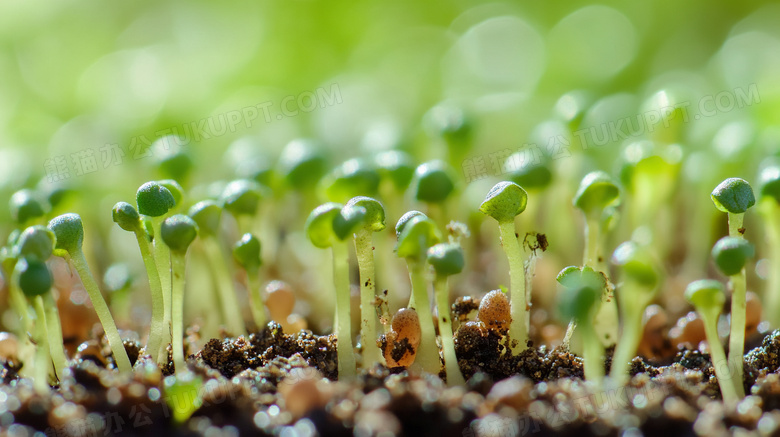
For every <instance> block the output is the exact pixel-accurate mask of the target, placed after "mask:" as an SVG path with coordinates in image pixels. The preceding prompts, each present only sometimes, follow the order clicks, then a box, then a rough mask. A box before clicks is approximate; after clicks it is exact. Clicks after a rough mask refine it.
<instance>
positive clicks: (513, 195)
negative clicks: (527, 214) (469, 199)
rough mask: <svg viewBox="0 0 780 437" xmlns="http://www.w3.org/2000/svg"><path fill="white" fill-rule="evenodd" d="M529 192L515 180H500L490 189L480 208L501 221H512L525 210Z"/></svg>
mask: <svg viewBox="0 0 780 437" xmlns="http://www.w3.org/2000/svg"><path fill="white" fill-rule="evenodd" d="M527 204H528V194H527V193H526V192H525V190H524V189H523V188H521V187H520V185H517V184H516V183H514V182H507V181H504V182H499V183H497V184H496V185H494V186H493V188H491V189H490V191H488V193H487V196H485V200H484V201H483V202H482V205H480V206H479V210H480V211H481V212H483V213H485V214H487V215H489V216H491V217H493V218H494V219H495V220H496V221H498V222H499V223H503V222H508V221H512V220H514V219H515V216H517V215H519V214H520V213H522V212H523V211H525V207H526V205H527Z"/></svg>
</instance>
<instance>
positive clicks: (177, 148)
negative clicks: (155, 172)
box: [152, 135, 193, 181]
mask: <svg viewBox="0 0 780 437" xmlns="http://www.w3.org/2000/svg"><path fill="white" fill-rule="evenodd" d="M184 141H185V140H184V139H182V138H179V137H177V136H175V135H167V136H164V137H162V138H160V139H158V140H157V141H155V142H154V143H153V144H152V153H153V155H154V156H155V158H157V163H158V165H159V169H160V174H162V175H163V177H166V178H170V179H175V180H177V181H183V180H184V179H186V178H187V176H188V175H189V174H190V171H192V167H193V162H192V158H191V157H190V156H189V155H188V154H187V153H186V152H185V151H184V149H183V147H182V146H183V144H184Z"/></svg>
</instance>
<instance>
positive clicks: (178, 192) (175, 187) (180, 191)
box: [157, 179, 184, 207]
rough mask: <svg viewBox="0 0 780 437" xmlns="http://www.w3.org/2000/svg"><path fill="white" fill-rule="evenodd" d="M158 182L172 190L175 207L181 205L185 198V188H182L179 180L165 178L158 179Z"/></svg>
mask: <svg viewBox="0 0 780 437" xmlns="http://www.w3.org/2000/svg"><path fill="white" fill-rule="evenodd" d="M157 183H158V184H160V185H161V186H163V187H165V188H166V189H167V190H168V191H170V192H171V195H172V196H173V205H174V207H178V206H181V202H182V200H184V188H182V187H181V185H179V183H178V182H176V181H175V180H173V179H163V180H161V181H157Z"/></svg>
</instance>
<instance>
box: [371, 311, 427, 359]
mask: <svg viewBox="0 0 780 437" xmlns="http://www.w3.org/2000/svg"><path fill="white" fill-rule="evenodd" d="M391 326H392V327H391V331H390V332H388V333H387V334H386V335H383V336H382V337H381V339H380V344H381V345H382V353H383V355H384V356H385V361H386V362H387V367H390V368H393V367H408V366H411V365H412V363H414V357H415V356H416V355H417V348H418V347H419V346H420V335H421V334H420V319H419V317H418V316H417V311H415V310H414V309H412V308H401V309H400V310H398V312H397V313H395V316H393V322H392V325H391Z"/></svg>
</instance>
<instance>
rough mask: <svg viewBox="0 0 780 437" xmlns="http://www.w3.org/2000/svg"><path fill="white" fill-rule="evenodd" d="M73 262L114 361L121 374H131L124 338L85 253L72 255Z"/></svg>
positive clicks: (79, 252) (131, 367) (131, 368)
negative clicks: (90, 268)
mask: <svg viewBox="0 0 780 437" xmlns="http://www.w3.org/2000/svg"><path fill="white" fill-rule="evenodd" d="M70 259H71V262H72V263H73V266H74V267H75V268H76V271H77V272H78V274H79V277H80V278H81V282H82V283H83V284H84V288H85V289H86V290H87V293H88V294H89V299H90V300H91V301H92V306H93V307H94V308H95V312H96V313H97V315H98V319H99V320H100V323H101V324H102V325H103V330H104V331H105V333H106V338H108V345H109V346H110V347H111V352H112V353H113V354H114V361H115V362H116V366H117V368H118V369H119V371H120V372H131V371H132V370H133V366H132V365H131V364H130V358H128V357H127V351H126V350H125V346H124V344H122V337H120V336H119V331H118V330H117V329H116V324H115V323H114V318H113V317H111V312H110V311H109V310H108V305H106V301H105V299H103V295H102V294H101V293H100V288H98V285H97V282H95V278H94V277H93V276H92V272H91V271H90V270H89V264H87V260H86V258H84V252H82V251H80V250H79V251H78V252H75V253H71V254H70Z"/></svg>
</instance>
